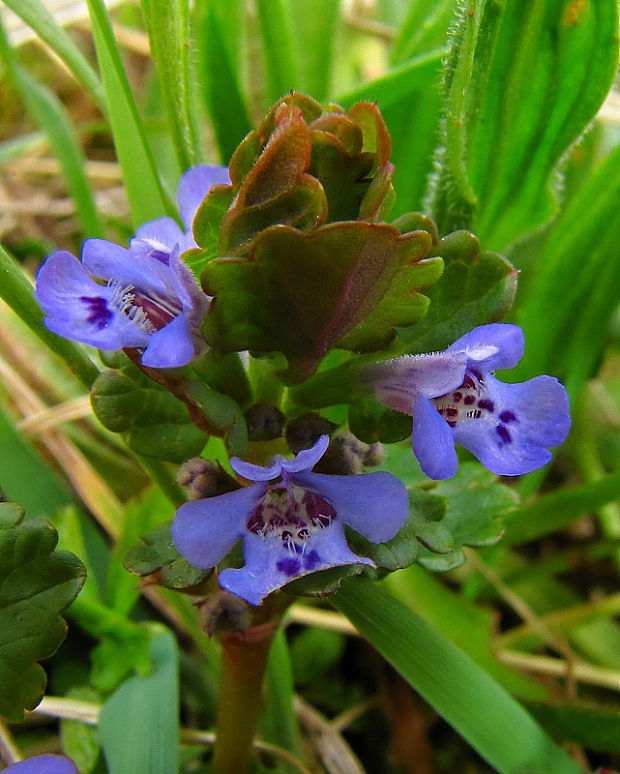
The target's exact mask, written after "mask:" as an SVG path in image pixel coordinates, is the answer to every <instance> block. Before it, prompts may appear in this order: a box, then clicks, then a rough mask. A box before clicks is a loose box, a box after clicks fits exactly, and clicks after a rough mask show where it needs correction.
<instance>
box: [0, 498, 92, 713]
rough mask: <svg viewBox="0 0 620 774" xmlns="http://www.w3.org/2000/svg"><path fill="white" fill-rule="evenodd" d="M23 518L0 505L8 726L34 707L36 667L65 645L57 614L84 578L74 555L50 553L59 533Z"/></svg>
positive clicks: (0, 682) (40, 677)
mask: <svg viewBox="0 0 620 774" xmlns="http://www.w3.org/2000/svg"><path fill="white" fill-rule="evenodd" d="M22 515H23V514H22V512H21V511H20V510H19V509H17V508H16V507H15V506H12V505H9V504H2V505H1V506H0V715H2V716H3V717H5V718H6V719H7V720H9V721H11V722H20V721H21V720H22V719H23V714H24V710H25V709H27V710H31V709H34V707H36V705H37V704H38V703H39V701H40V699H41V696H42V695H43V691H44V689H45V682H46V677H45V672H44V671H43V668H42V667H41V666H40V665H39V664H38V663H37V662H38V661H39V660H40V659H43V658H47V657H48V656H51V655H52V654H54V653H55V652H56V650H57V649H58V647H59V646H60V644H61V643H62V641H63V640H64V638H65V635H66V631H67V625H66V623H65V622H64V620H63V619H62V618H61V617H60V614H61V613H62V611H63V610H64V609H65V608H66V607H67V606H68V605H70V604H71V602H73V600H74V599H75V597H76V596H77V594H78V592H79V591H80V589H81V588H82V584H83V583H84V579H85V577H86V571H85V569H84V565H83V564H82V563H81V562H80V560H79V559H78V558H77V557H76V556H74V555H73V554H70V553H68V552H66V551H54V548H55V547H56V543H57V542H58V534H57V533H56V530H55V529H54V528H53V527H52V526H51V525H50V524H49V523H48V522H46V521H43V520H41V519H33V520H31V521H26V522H23V523H22V522H21V518H22Z"/></svg>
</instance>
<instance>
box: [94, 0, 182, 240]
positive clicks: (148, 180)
mask: <svg viewBox="0 0 620 774" xmlns="http://www.w3.org/2000/svg"><path fill="white" fill-rule="evenodd" d="M88 10H89V13H90V20H91V24H92V28H93V36H94V39H95V47H96V49H97V58H98V60H99V67H100V69H101V76H102V79H103V85H104V88H105V93H106V99H107V103H108V114H109V118H110V126H111V129H112V134H113V135H114V147H115V149H116V153H117V156H118V160H119V163H120V165H121V168H122V170H123V183H124V186H125V189H126V191H127V197H128V199H129V206H130V207H131V213H132V220H133V225H134V227H137V226H140V225H142V224H143V223H146V222H147V221H149V220H153V219H154V218H158V217H161V216H162V215H166V214H170V215H172V214H174V210H173V209H172V208H171V207H170V205H169V203H168V201H167V200H166V197H165V195H164V192H163V188H162V185H161V182H160V180H159V176H158V174H157V169H156V167H155V163H154V160H153V156H152V153H151V150H150V148H149V146H148V143H147V141H146V135H145V132H144V126H143V124H142V120H141V119H140V114H139V112H138V108H137V106H136V103H135V100H134V97H133V94H132V92H131V88H130V86H129V81H128V80H127V74H126V72H125V69H124V67H123V63H122V61H121V57H120V54H119V51H118V48H117V46H116V41H115V40H114V34H113V32H112V24H111V22H110V17H109V16H108V11H107V9H106V7H105V5H104V3H103V0H88Z"/></svg>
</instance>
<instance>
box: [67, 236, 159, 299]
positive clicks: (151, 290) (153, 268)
mask: <svg viewBox="0 0 620 774" xmlns="http://www.w3.org/2000/svg"><path fill="white" fill-rule="evenodd" d="M81 257H82V266H83V267H84V268H85V269H86V271H87V272H89V274H92V275H93V276H94V277H98V278H100V279H102V280H105V281H106V282H114V283H115V284H117V285H119V286H121V287H122V286H132V287H137V288H140V289H141V290H142V291H143V292H145V293H148V294H155V295H161V296H164V295H167V294H168V293H169V292H170V269H169V268H168V265H167V264H166V263H163V262H162V261H160V260H158V259H157V258H153V257H150V256H146V255H135V254H133V253H131V252H130V251H129V250H127V249H125V248H124V247H121V246H120V245H115V244H114V242H108V241H107V240H106V239H87V240H86V241H85V242H84V244H83V245H82V256H81Z"/></svg>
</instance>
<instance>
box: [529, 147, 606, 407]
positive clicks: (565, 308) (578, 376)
mask: <svg viewBox="0 0 620 774" xmlns="http://www.w3.org/2000/svg"><path fill="white" fill-rule="evenodd" d="M619 197H620V146H618V147H617V148H616V149H615V150H614V151H612V153H611V154H609V156H608V157H607V158H606V159H605V160H604V161H603V162H602V163H601V164H600V165H599V166H598V168H597V169H595V171H594V172H593V173H592V174H591V175H590V177H589V178H588V179H587V180H586V181H585V182H584V183H582V185H581V187H580V190H579V191H578V192H577V193H576V194H575V195H574V196H573V197H572V198H571V199H570V201H569V203H568V205H567V206H566V208H565V210H564V212H562V214H561V215H560V217H559V218H558V219H557V221H556V222H555V224H554V228H553V229H552V230H551V231H550V232H549V235H548V237H547V238H546V239H545V240H544V241H543V243H542V245H541V249H540V252H539V256H540V259H539V261H538V263H537V264H536V265H535V266H534V269H533V271H532V272H531V278H530V282H529V284H528V286H527V288H526V294H525V298H524V299H523V300H522V303H521V306H520V308H519V317H518V319H519V323H520V324H521V325H522V327H523V331H524V333H525V339H526V341H527V357H526V358H524V361H523V363H522V364H521V365H520V366H519V367H518V368H517V370H516V373H515V376H514V378H515V379H519V380H520V379H521V378H524V377H525V378H529V377H530V376H533V375H535V374H537V373H541V372H546V371H547V372H550V373H553V374H556V375H558V376H560V377H562V378H565V379H567V386H568V387H569V389H570V391H571V394H572V395H571V397H573V398H574V399H575V398H576V397H577V396H578V394H579V392H580V390H581V388H582V387H583V385H584V383H585V380H586V379H587V378H588V377H589V376H590V375H591V374H592V372H593V370H594V368H595V366H596V364H597V362H598V360H599V358H600V355H601V352H602V349H603V347H604V346H605V337H604V336H601V331H604V330H606V328H607V325H608V322H609V319H610V317H611V315H612V314H613V313H614V311H615V309H616V306H617V303H618V293H617V288H618V283H619V282H620V264H619V263H618V261H614V260H610V259H609V256H610V255H613V254H614V252H615V250H616V247H617V234H618V230H619V229H620V209H619V208H618V200H619ZM543 319H544V320H545V325H540V323H539V321H540V320H543Z"/></svg>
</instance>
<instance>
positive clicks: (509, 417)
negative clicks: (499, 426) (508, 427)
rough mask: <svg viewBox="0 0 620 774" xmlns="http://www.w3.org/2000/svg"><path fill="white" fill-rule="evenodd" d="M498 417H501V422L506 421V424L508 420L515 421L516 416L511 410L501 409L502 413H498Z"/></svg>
mask: <svg viewBox="0 0 620 774" xmlns="http://www.w3.org/2000/svg"><path fill="white" fill-rule="evenodd" d="M499 418H500V419H501V421H502V422H506V424H508V422H516V421H517V418H516V416H515V415H514V414H513V413H512V411H502V413H501V414H500V415H499Z"/></svg>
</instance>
